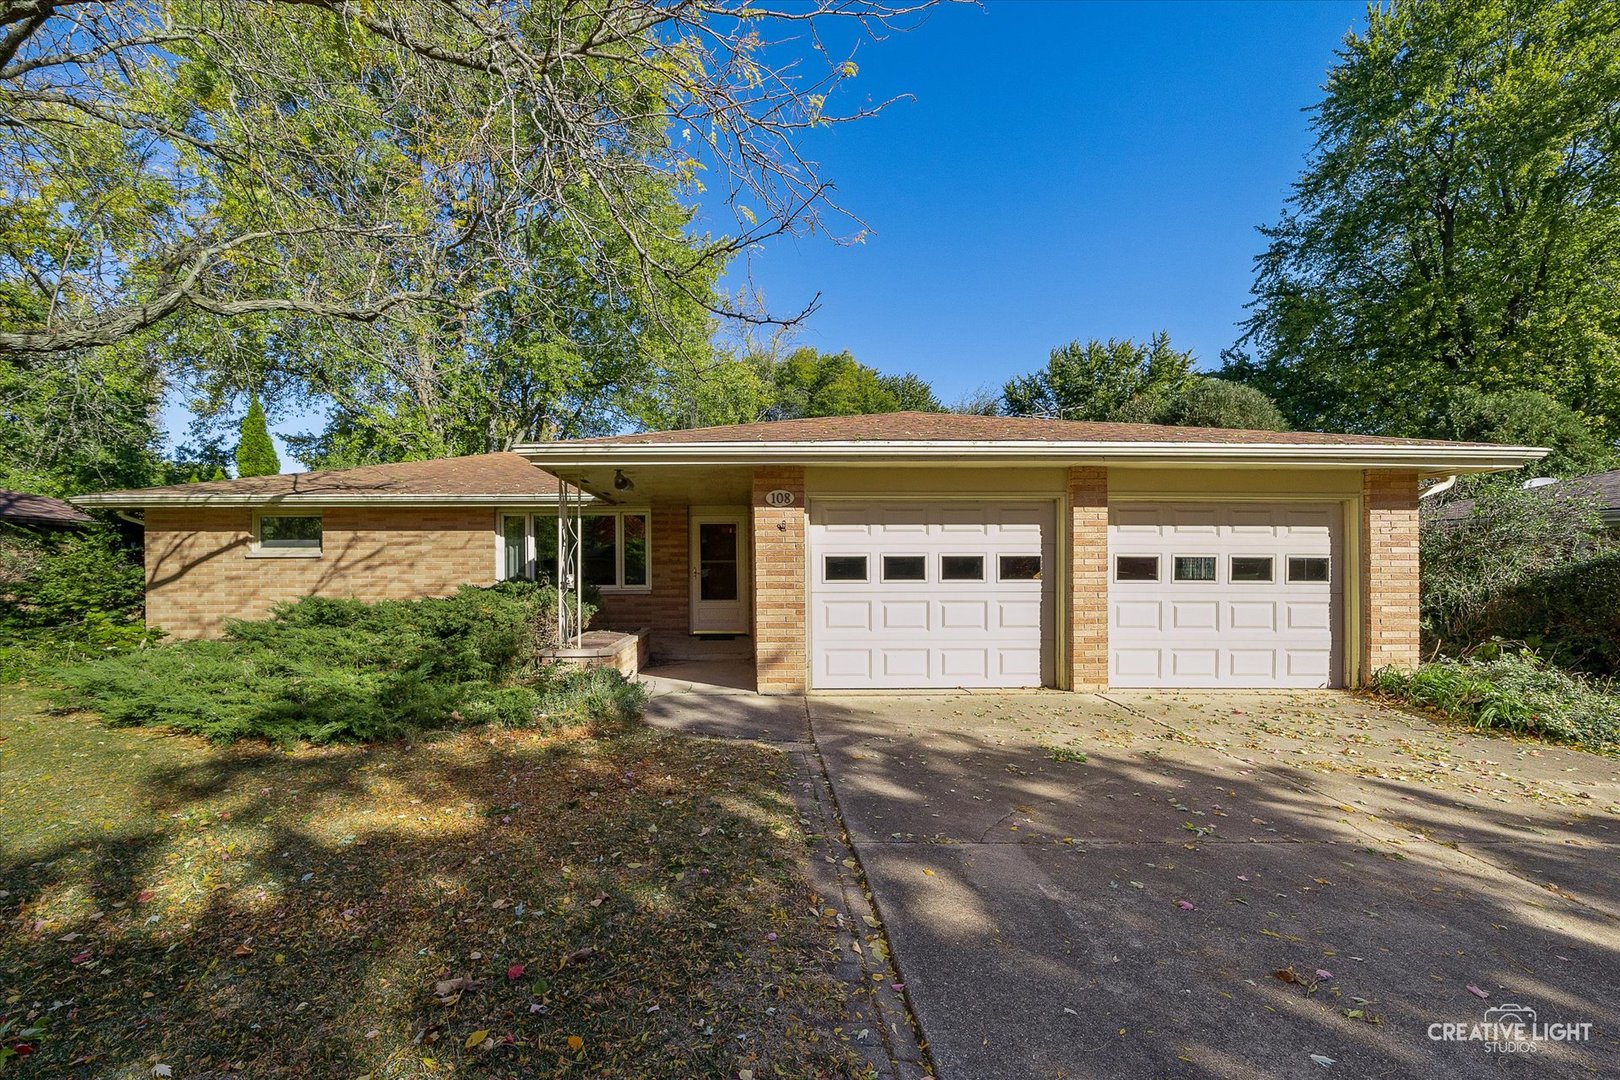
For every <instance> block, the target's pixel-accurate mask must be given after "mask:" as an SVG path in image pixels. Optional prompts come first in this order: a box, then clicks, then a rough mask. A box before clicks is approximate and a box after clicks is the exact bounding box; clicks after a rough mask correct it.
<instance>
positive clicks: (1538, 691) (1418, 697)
mask: <svg viewBox="0 0 1620 1080" xmlns="http://www.w3.org/2000/svg"><path fill="white" fill-rule="evenodd" d="M1480 653H1481V655H1478V656H1474V657H1468V658H1461V659H1459V658H1449V657H1448V658H1445V659H1441V660H1437V661H1435V662H1433V663H1429V664H1424V665H1423V666H1422V667H1420V668H1418V669H1417V670H1415V671H1399V670H1396V669H1393V668H1385V669H1383V670H1381V671H1378V672H1377V673H1375V674H1374V676H1373V688H1374V689H1375V690H1377V691H1378V692H1379V693H1382V694H1387V695H1389V696H1391V697H1396V698H1399V699H1401V700H1402V701H1405V702H1407V703H1409V704H1412V705H1417V706H1420V707H1422V708H1426V709H1432V710H1433V711H1435V712H1437V713H1439V714H1441V715H1442V716H1445V717H1448V718H1450V719H1453V720H1460V721H1463V722H1464V723H1468V724H1472V725H1473V726H1474V727H1477V728H1480V729H1482V730H1485V729H1489V730H1498V731H1509V732H1514V733H1516V734H1522V735H1533V736H1536V737H1538V738H1543V739H1548V740H1550V741H1553V742H1562V743H1568V744H1570V745H1571V746H1578V747H1581V748H1582V749H1585V750H1595V751H1598V752H1602V753H1617V752H1620V694H1617V693H1616V687H1615V685H1614V683H1613V682H1611V681H1609V680H1607V679H1597V678H1591V677H1586V676H1581V675H1577V674H1573V673H1571V672H1568V671H1563V670H1561V669H1559V668H1557V667H1554V666H1552V665H1549V664H1547V663H1546V662H1544V661H1543V660H1542V659H1541V658H1540V657H1538V656H1536V654H1535V653H1533V652H1531V651H1530V650H1528V649H1493V648H1487V649H1482V650H1480Z"/></svg>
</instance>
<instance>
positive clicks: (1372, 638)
mask: <svg viewBox="0 0 1620 1080" xmlns="http://www.w3.org/2000/svg"><path fill="white" fill-rule="evenodd" d="M1361 612H1362V614H1361V618H1362V627H1361V631H1362V633H1361V681H1362V682H1363V683H1366V682H1368V681H1369V680H1370V679H1371V678H1372V675H1373V672H1375V671H1377V670H1378V669H1379V668H1383V667H1399V668H1410V667H1416V666H1417V664H1418V663H1419V661H1420V659H1421V649H1422V647H1421V644H1420V642H1419V633H1418V474H1417V473H1416V472H1415V471H1413V470H1409V469H1368V470H1366V471H1365V472H1364V473H1363V474H1362V487H1361Z"/></svg>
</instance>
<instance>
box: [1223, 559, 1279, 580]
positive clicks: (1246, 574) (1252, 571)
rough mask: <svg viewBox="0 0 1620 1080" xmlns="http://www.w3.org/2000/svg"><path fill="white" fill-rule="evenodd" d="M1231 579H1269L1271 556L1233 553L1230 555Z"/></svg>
mask: <svg viewBox="0 0 1620 1080" xmlns="http://www.w3.org/2000/svg"><path fill="white" fill-rule="evenodd" d="M1232 580H1233V581H1234V582H1239V581H1270V580H1271V556H1270V555H1234V556H1232Z"/></svg>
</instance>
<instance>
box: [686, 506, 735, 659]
mask: <svg viewBox="0 0 1620 1080" xmlns="http://www.w3.org/2000/svg"><path fill="white" fill-rule="evenodd" d="M746 521H747V518H746V517H745V516H744V514H743V513H742V512H740V511H728V512H725V513H712V514H704V513H694V514H693V515H692V633H694V634H746V633H748V537H747V533H746V531H745V527H744V523H745V522H746Z"/></svg>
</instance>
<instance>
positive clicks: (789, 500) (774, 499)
mask: <svg viewBox="0 0 1620 1080" xmlns="http://www.w3.org/2000/svg"><path fill="white" fill-rule="evenodd" d="M765 505H766V506H792V505H793V492H791V491H784V490H783V489H781V488H777V489H776V490H775V491H767V492H766V493H765Z"/></svg>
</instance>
